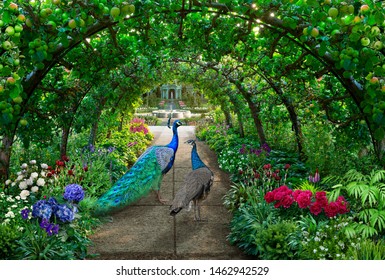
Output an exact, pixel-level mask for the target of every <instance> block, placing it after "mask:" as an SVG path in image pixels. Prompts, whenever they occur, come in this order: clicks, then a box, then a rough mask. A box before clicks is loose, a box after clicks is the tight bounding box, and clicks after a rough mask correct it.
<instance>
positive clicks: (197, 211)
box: [194, 200, 208, 222]
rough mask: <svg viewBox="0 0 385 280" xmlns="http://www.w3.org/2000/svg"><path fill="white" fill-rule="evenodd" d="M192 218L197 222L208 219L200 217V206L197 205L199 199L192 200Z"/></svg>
mask: <svg viewBox="0 0 385 280" xmlns="http://www.w3.org/2000/svg"><path fill="white" fill-rule="evenodd" d="M194 216H195V218H194V220H195V221H197V222H203V221H205V222H207V221H208V219H206V218H201V206H200V205H199V200H194Z"/></svg>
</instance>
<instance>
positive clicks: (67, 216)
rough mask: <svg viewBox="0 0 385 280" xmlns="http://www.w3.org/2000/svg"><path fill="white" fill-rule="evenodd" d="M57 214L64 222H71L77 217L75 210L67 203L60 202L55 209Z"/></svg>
mask: <svg viewBox="0 0 385 280" xmlns="http://www.w3.org/2000/svg"><path fill="white" fill-rule="evenodd" d="M55 215H56V217H58V218H59V220H60V221H62V222H71V221H72V220H73V219H74V218H75V215H74V212H73V211H72V209H71V208H70V207H68V205H66V204H59V205H58V206H57V209H56V211H55Z"/></svg>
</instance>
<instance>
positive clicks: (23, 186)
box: [19, 181, 28, 190]
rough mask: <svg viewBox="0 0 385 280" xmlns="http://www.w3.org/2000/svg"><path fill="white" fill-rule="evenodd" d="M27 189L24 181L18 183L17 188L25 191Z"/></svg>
mask: <svg viewBox="0 0 385 280" xmlns="http://www.w3.org/2000/svg"><path fill="white" fill-rule="evenodd" d="M27 187H28V185H27V182H26V181H22V182H20V184H19V188H20V189H21V190H25V189H26V188H27Z"/></svg>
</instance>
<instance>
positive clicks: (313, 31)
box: [310, 27, 319, 38]
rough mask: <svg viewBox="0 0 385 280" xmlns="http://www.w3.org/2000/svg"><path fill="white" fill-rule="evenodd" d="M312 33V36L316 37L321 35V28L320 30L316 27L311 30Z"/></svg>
mask: <svg viewBox="0 0 385 280" xmlns="http://www.w3.org/2000/svg"><path fill="white" fill-rule="evenodd" d="M310 35H311V36H312V37H314V38H316V37H318V35H319V30H318V29H317V28H315V27H314V28H313V29H312V30H311V32H310Z"/></svg>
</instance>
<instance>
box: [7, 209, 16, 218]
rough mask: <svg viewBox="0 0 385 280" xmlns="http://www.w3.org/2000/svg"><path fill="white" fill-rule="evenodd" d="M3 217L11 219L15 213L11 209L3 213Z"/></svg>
mask: <svg viewBox="0 0 385 280" xmlns="http://www.w3.org/2000/svg"><path fill="white" fill-rule="evenodd" d="M5 217H6V218H11V219H13V218H15V213H13V212H12V211H9V212H8V213H7V214H5Z"/></svg>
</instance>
